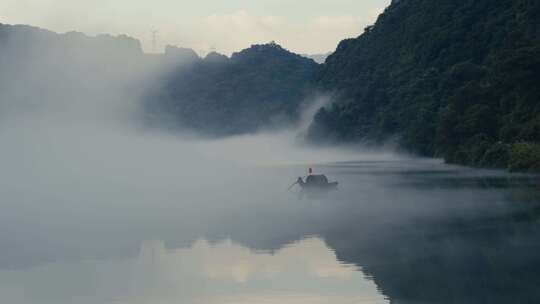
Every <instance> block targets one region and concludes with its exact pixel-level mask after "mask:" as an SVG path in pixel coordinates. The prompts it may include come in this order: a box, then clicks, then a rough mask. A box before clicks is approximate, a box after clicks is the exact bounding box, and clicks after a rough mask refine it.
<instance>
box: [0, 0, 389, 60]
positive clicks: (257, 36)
mask: <svg viewBox="0 0 540 304" xmlns="http://www.w3.org/2000/svg"><path fill="white" fill-rule="evenodd" d="M1 1H2V4H1V5H0V23H7V24H29V25H33V26H39V27H42V28H46V29H49V30H52V31H56V32H60V33H63V32H68V31H80V32H84V33H86V34H89V35H96V34H102V33H108V34H113V35H119V34H126V35H129V36H132V37H135V38H137V39H139V40H140V41H141V43H142V45H143V48H144V50H145V51H147V52H153V51H155V52H162V51H163V48H164V46H165V45H176V46H180V47H190V48H193V49H194V50H196V51H197V52H198V53H200V54H204V53H208V52H209V51H211V50H215V51H218V52H221V53H225V54H231V53H232V52H235V51H239V50H241V49H244V48H246V47H249V46H250V45H252V44H255V43H266V42H270V41H275V42H277V43H279V44H281V45H282V46H284V47H285V48H287V49H289V50H291V51H294V52H297V53H301V54H321V53H327V52H330V51H333V50H335V48H336V46H337V44H338V42H339V41H341V40H342V39H345V38H350V37H356V36H358V35H359V34H360V33H361V32H362V31H363V29H364V28H365V27H366V26H367V25H370V24H373V22H374V21H375V20H376V18H377V16H378V15H379V14H380V13H381V12H382V11H383V10H384V8H385V7H386V6H387V5H388V4H389V3H390V0H256V1H255V0H251V1H248V0H196V1H193V0H152V1H149V0H147V1H141V0H93V1H88V0H1ZM153 30H157V31H158V33H157V42H156V44H155V48H154V47H153V43H152V31H153Z"/></svg>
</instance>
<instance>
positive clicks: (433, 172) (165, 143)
mask: <svg viewBox="0 0 540 304" xmlns="http://www.w3.org/2000/svg"><path fill="white" fill-rule="evenodd" d="M70 35H77V34H70ZM25 37H29V38H27V39H26V40H24V41H17V42H13V41H11V43H7V44H6V45H4V46H3V47H4V48H5V50H7V51H4V52H3V53H0V63H1V64H2V70H1V71H0V86H1V89H0V146H1V150H0V168H2V170H0V193H1V194H2V199H1V200H0V208H2V212H1V213H0V248H2V252H1V254H0V282H6V284H4V283H2V284H0V285H1V286H8V287H4V290H2V287H0V294H8V295H9V297H8V296H5V297H6V298H7V299H9V300H10V302H11V303H35V302H41V303H70V300H72V299H73V298H74V297H81V298H80V301H78V303H96V302H103V303H112V302H117V301H116V300H115V299H116V297H117V296H120V295H124V296H125V293H127V292H128V290H129V291H130V292H133V293H132V294H131V295H132V297H131V298H130V297H127V300H126V301H124V302H133V303H150V302H152V301H151V300H155V299H162V297H163V296H164V295H165V296H167V295H168V296H170V297H166V299H167V300H166V301H165V300H164V301H163V303H174V302H175V301H176V300H178V299H183V300H185V301H188V302H193V303H197V302H205V301H206V302H205V303H214V302H215V303H219V302H220V300H222V299H223V298H220V296H223V294H224V293H225V292H223V290H225V291H227V296H230V298H229V300H230V301H231V302H242V300H244V301H245V302H249V301H256V302H258V301H263V300H266V301H267V302H268V303H274V302H276V303H281V302H283V301H285V300H286V299H288V300H290V299H289V298H280V296H283V295H281V294H275V292H277V291H278V290H280V291H283V290H287V291H289V292H292V291H291V290H292V289H293V288H292V287H290V286H294V287H298V288H299V290H301V291H303V292H306V294H302V295H301V296H302V297H300V296H298V295H297V296H298V297H297V298H296V299H297V301H296V302H294V301H293V302H294V303H312V302H314V301H315V299H317V300H319V302H320V303H351V302H358V301H360V300H362V299H364V300H365V299H368V300H365V301H366V302H367V303H373V302H375V301H379V302H384V301H385V297H384V296H382V294H384V295H385V296H388V295H396V296H401V294H400V293H399V292H395V291H396V290H398V291H399V290H403V289H400V288H401V287H402V286H400V285H399V284H400V283H399V282H409V281H410V280H411V271H408V268H407V267H408V265H409V261H410V260H412V259H413V258H416V257H420V258H425V259H428V258H432V259H435V258H436V259H439V261H442V262H441V263H443V264H444V263H446V264H444V265H446V266H448V265H450V266H452V265H453V264H452V263H458V264H459V263H460V262H461V261H462V259H463V263H464V264H466V263H468V257H469V256H470V255H472V254H474V252H476V251H474V252H473V253H471V252H469V251H468V248H473V249H471V251H472V250H474V249H477V250H478V251H481V249H482V248H483V247H481V245H477V242H476V241H477V239H481V238H482V237H483V234H482V233H483V232H482V231H481V230H480V229H477V228H476V227H478V226H477V223H481V224H482V225H481V226H480V227H483V228H484V229H488V230H489V231H490V233H492V234H491V239H490V240H491V241H492V242H494V243H496V244H497V246H500V247H501V248H506V247H508V246H510V247H512V246H514V247H518V248H521V247H522V246H524V245H525V244H528V242H529V241H530V240H531V239H536V238H537V233H535V231H537V230H535V229H531V230H529V229H524V228H523V229H522V228H521V227H522V225H525V224H523V223H521V222H518V223H511V224H510V226H511V227H507V225H506V224H504V223H502V224H501V223H500V222H501V220H500V219H504V217H505V216H507V214H510V215H512V214H520V213H519V212H523V211H529V210H534V209H535V208H536V205H535V204H530V202H531V201H533V202H535V201H537V198H538V191H536V190H537V187H536V186H535V185H537V184H538V181H537V178H536V177H533V176H528V175H512V174H507V173H504V172H500V171H490V170H474V169H466V168H462V167H458V166H450V165H444V164H443V163H442V161H441V160H437V159H419V158H413V157H410V156H406V155H400V154H396V153H394V152H392V151H390V150H386V149H367V148H365V147H359V146H355V147H331V146H326V147H314V146H308V145H304V144H303V142H302V140H301V138H302V134H304V133H305V131H306V130H307V127H308V126H309V123H310V121H311V119H313V115H314V114H315V112H316V110H317V109H318V108H320V107H321V106H326V105H329V104H330V103H331V98H329V97H328V96H326V95H324V94H314V95H316V97H313V98H312V99H310V100H306V101H305V108H304V111H303V115H302V118H301V121H300V123H299V124H298V125H297V126H296V127H294V128H290V129H288V130H280V131H264V130H263V131H261V132H259V133H257V134H250V135H243V136H234V137H227V138H221V139H207V138H198V137H196V136H193V134H190V133H188V132H181V131H179V132H171V131H167V132H164V131H161V130H159V129H156V128H147V125H146V124H145V113H144V107H142V103H143V102H144V101H145V98H147V94H146V92H147V91H148V90H151V89H153V88H155V84H156V82H159V81H160V75H163V73H165V72H167V70H168V69H169V68H170V67H168V66H166V65H164V64H162V63H160V61H159V60H156V58H155V57H152V56H150V57H148V56H147V55H145V54H143V53H137V52H135V53H132V54H131V53H126V52H125V50H122V51H121V52H118V50H110V53H108V52H109V51H107V52H104V51H100V52H101V53H100V52H98V50H102V49H101V48H100V47H99V45H98V46H97V47H96V46H95V45H94V43H95V42H92V43H90V42H89V41H87V38H85V37H82V36H77V37H78V38H77V39H75V41H77V44H75V45H70V44H69V43H68V44H67V45H66V44H65V43H64V42H62V43H59V42H55V43H50V41H42V40H39V39H38V38H36V37H32V36H25ZM54 37H56V36H54V35H53V36H52V38H50V39H53V40H54V39H57V38H54ZM0 38H2V37H1V36H0ZM34 39H37V40H34ZM101 39H105V41H107V39H110V37H108V38H107V37H105V38H103V37H102V38H101ZM124 39H127V38H124ZM81 41H83V42H85V43H88V44H87V46H88V45H90V46H92V47H90V46H88V47H84V48H82V49H81V48H80V43H81ZM125 42H126V43H127V44H128V45H132V44H135V45H136V44H137V43H136V41H131V40H129V39H127V40H125ZM30 45H31V46H32V47H31V48H30V47H28V46H30ZM66 49H67V50H71V51H65V50H66ZM128 49H130V48H128ZM62 50H64V51H62ZM74 50H75V51H74ZM74 54H75V55H76V56H75V55H74ZM309 167H313V168H314V170H315V172H316V173H324V174H327V175H328V177H329V178H330V179H332V180H338V181H339V182H340V185H339V191H337V192H335V193H331V194H329V195H324V196H317V197H305V196H303V195H300V193H299V192H298V189H293V190H292V191H287V188H288V186H289V185H290V184H291V183H292V182H293V181H295V180H296V178H297V177H298V176H305V175H306V174H307V169H308V168H309ZM531 221H534V215H533V219H532V220H531ZM455 223H458V224H456V225H455V226H458V227H459V229H456V231H458V232H455V231H454V230H452V229H454V228H455V227H454V226H452V225H454V224H455ZM433 227H436V228H433ZM448 227H451V228H452V229H451V228H448ZM486 227H487V228H486ZM501 227H502V228H501ZM463 231H466V232H467V233H462V232H463ZM447 234H449V235H450V236H451V238H452V239H451V241H449V242H450V243H448V242H447V239H446V238H443V237H440V236H441V235H443V236H446V235H447ZM434 235H435V237H434ZM437 237H438V238H437ZM434 240H435V241H434ZM516 240H517V241H516ZM148 244H150V245H148ZM476 246H480V248H477V247H476ZM403 248H404V249H403ZM449 248H450V249H451V251H450V253H448V252H449V251H448V250H449ZM148 251H151V252H152V253H151V254H150V257H148V255H149V254H148ZM154 251H155V252H157V253H156V255H155V256H154ZM518 252H522V253H523V255H526V254H527V253H528V252H534V251H530V250H523V251H518ZM386 255H388V256H386ZM201 256H203V257H204V258H200V257H201ZM520 257H521V256H520ZM504 258H505V257H501V256H497V255H495V257H493V259H503V260H504V261H505V263H513V262H508V261H507V260H505V259H504ZM523 258H530V257H528V256H524V257H523ZM155 259H157V260H159V261H161V262H159V263H157V264H155ZM515 260H516V261H519V260H520V259H519V258H518V259H515ZM523 260H526V259H523ZM179 261H180V262H179ZM182 261H184V262H182ZM185 261H196V263H195V262H193V263H195V266H193V264H192V263H191V262H185ZM504 261H503V262H504ZM512 261H514V260H512ZM160 263H161V264H160ZM392 263H394V264H392ZM435 264H436V265H440V263H439V264H437V263H432V264H430V263H427V265H428V266H430V267H431V268H430V267H427V268H425V269H421V270H418V271H426V272H428V270H429V269H435V270H439V269H438V268H437V267H439V266H436V265H435ZM147 265H152V266H151V267H150V268H147V267H149V266H147ZM156 265H157V266H156ZM295 265H296V266H297V267H296V268H295V267H293V266H295ZM422 265H423V266H425V265H424V264H422ZM505 265H506V264H505ZM511 265H513V264H511ZM364 266H365V267H364ZM174 267H179V269H181V270H182V271H183V270H186V269H187V270H186V271H187V272H182V271H180V270H178V272H175V271H174V270H175V268H174ZM182 267H183V268H182ZM190 267H195V268H197V267H198V268H197V277H198V276H199V275H201V273H202V274H203V276H204V281H201V282H204V283H201V284H203V285H197V286H206V285H204V284H210V285H208V286H211V287H209V289H208V290H205V289H196V288H195V289H192V290H190V289H189V288H184V289H180V290H178V289H177V288H176V286H178V285H181V284H188V283H191V281H190V280H191V279H192V278H193V276H195V275H194V272H195V270H193V269H192V268H190ZM360 267H361V268H362V270H361V269H360ZM400 267H401V268H400ZM486 267H489V266H486ZM448 269H452V267H448ZM448 269H447V270H446V271H448V272H450V276H451V275H452V272H451V271H450V270H448ZM456 269H457V268H456ZM10 271H12V272H10ZM92 271H94V272H92ZM131 271H133V272H131ZM190 271H191V272H190ZM361 271H364V274H366V275H367V276H368V278H365V276H364V274H362V272H361ZM434 272H437V271H434ZM87 273H92V275H86V274H87ZM388 273H391V275H388ZM437 273H439V272H437ZM429 274H430V272H428V274H427V275H426V276H425V277H423V278H428V279H429V280H432V279H433V278H432V277H431V276H429ZM152 275H153V276H152ZM272 275H274V276H275V277H276V278H279V282H280V283H281V285H275V284H276V281H271V279H272V278H273V277H272ZM454 275H455V276H458V274H454ZM100 276H102V277H104V278H107V279H106V280H104V279H103V278H101V277H100ZM370 276H373V280H372V279H370V278H371V277H370ZM394 276H395V277H397V278H398V279H397V280H392V279H389V278H391V277H394ZM47 277H52V278H53V279H52V280H50V281H47V279H46V278H47ZM420 278H422V277H420ZM430 278H431V279H430ZM130 279H133V280H139V281H136V282H127V280H130ZM199 279H200V278H199ZM438 279H439V280H441V279H442V278H440V277H438ZM71 280H73V281H71ZM201 280H202V279H201ZM89 282H90V283H89ZM96 282H106V283H107V284H105V283H103V284H101V285H100V284H98V283H96ZM224 282H226V283H224ZM261 282H262V283H261ZM416 282H417V283H418V286H421V285H423V284H424V283H425V282H424V281H422V280H421V279H419V281H416ZM490 282H491V281H490ZM44 283H48V284H44ZM70 283H71V285H69V284H70ZM495 283H497V282H494V284H495ZM25 284H30V285H29V286H33V287H36V292H35V293H34V294H32V295H33V296H35V298H33V297H32V296H30V295H28V294H25V291H24V290H25V288H24V286H25ZM55 284H58V285H55ZM64 284H65V285H64ZM92 284H94V285H92ZM108 284H111V285H114V286H113V287H108V286H109V285H108ZM115 284H116V285H115ZM130 284H133V285H130ZM191 284H193V283H191ZM212 284H215V285H212ZM273 284H274V285H273ZM295 284H298V285H295ZM302 284H303V285H302ZM329 284H330V285H329ZM105 285H107V287H105ZM443 285H444V284H443ZM64 286H71V289H69V291H70V292H66V290H65V289H64ZM141 286H145V287H147V288H148V289H144V290H142V291H140V290H141V288H142V287H141ZM271 286H274V287H275V286H278V287H275V288H276V289H272V288H269V287H271ZM325 286H326V287H327V289H325V288H326V287H325ZM328 286H331V288H330V287H328ZM358 286H362V288H363V289H361V290H362V292H361V293H360V294H359V293H358V291H359V290H360V289H357V287H358ZM38 287H41V289H40V288H38ZM409 287H410V286H409ZM443 287H444V286H443ZM287 288H289V289H287ZM435 289H436V288H435ZM133 290H136V291H137V292H134V291H133ZM220 290H221V291H222V293H220V292H219V291H220ZM246 290H247V291H250V292H253V293H252V294H249V295H248V296H246V295H245V294H243V292H246ZM261 290H262V291H263V292H261ZM293 291H296V290H293ZM8 292H9V293H8ZM154 292H155V294H154ZM190 292H192V293H193V294H196V295H197V296H200V295H207V296H208V297H206V298H204V297H203V298H197V299H194V298H193V297H191V298H190V295H192V294H191V293H190ZM258 292H259V293H258ZM394 292H395V293H394ZM180 293H182V295H181V297H179V294H180ZM158 294H159V296H157V295H158ZM321 294H324V295H325V296H327V298H326V301H323V300H321V299H319V298H317V297H318V296H321ZM286 295H289V294H286ZM336 295H341V296H336ZM272 296H274V297H272ZM363 296H364V297H363ZM366 296H369V298H366ZM276 297H277V298H276ZM0 298H2V297H0ZM6 298H4V299H6ZM369 299H371V300H369ZM40 300H43V301H40ZM120 302H122V301H120ZM285 302H287V301H285Z"/></svg>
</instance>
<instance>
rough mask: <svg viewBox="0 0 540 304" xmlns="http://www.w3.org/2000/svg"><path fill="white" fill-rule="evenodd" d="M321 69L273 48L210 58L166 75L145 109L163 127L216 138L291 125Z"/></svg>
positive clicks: (273, 45)
mask: <svg viewBox="0 0 540 304" xmlns="http://www.w3.org/2000/svg"><path fill="white" fill-rule="evenodd" d="M317 69H318V65H317V64H316V63H315V62H314V61H313V60H311V59H308V58H304V57H302V56H299V55H297V54H293V53H291V52H289V51H287V50H285V49H283V48H282V47H280V46H279V45H277V44H274V43H270V44H265V45H253V46H251V47H250V48H248V49H245V50H243V51H240V52H238V53H235V54H233V55H232V56H231V58H228V57H226V56H224V55H221V54H218V53H210V54H209V55H207V56H206V57H205V58H204V59H200V58H199V59H198V60H194V61H193V63H192V64H191V65H189V66H187V67H185V66H184V67H182V68H178V69H175V70H173V71H172V72H171V73H169V74H167V75H166V76H165V77H164V78H163V81H162V82H161V85H160V87H159V88H157V89H156V92H155V94H153V95H151V96H150V97H149V99H148V103H147V106H146V107H147V110H148V111H149V112H150V113H152V115H151V117H152V120H153V121H155V122H158V123H159V124H165V125H166V126H167V127H169V128H173V129H183V128H188V129H191V130H193V131H195V132H198V133H202V134H206V135H211V136H226V135H234V134H242V133H249V132H254V131H257V130H259V129H260V128H263V127H272V126H279V125H281V126H283V125H288V124H290V123H292V122H294V121H295V120H296V119H297V118H298V116H299V107H300V103H301V102H303V101H304V99H305V96H306V94H307V93H308V90H307V86H308V84H309V83H310V81H311V80H312V77H313V75H315V73H316V70H317Z"/></svg>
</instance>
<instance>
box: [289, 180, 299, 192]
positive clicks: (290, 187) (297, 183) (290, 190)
mask: <svg viewBox="0 0 540 304" xmlns="http://www.w3.org/2000/svg"><path fill="white" fill-rule="evenodd" d="M296 184H298V182H294V184H292V185H291V186H290V187H289V189H287V191H291V189H292V187H294V186H295V185H296Z"/></svg>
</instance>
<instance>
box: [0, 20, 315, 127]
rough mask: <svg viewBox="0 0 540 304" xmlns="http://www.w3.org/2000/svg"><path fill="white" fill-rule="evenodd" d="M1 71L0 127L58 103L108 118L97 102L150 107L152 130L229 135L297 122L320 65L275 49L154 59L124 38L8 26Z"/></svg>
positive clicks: (177, 53) (3, 32) (172, 53)
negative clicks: (5, 120)
mask: <svg viewBox="0 0 540 304" xmlns="http://www.w3.org/2000/svg"><path fill="white" fill-rule="evenodd" d="M0 67H1V69H0V119H2V116H10V115H12V114H13V111H21V110H22V111H29V110H32V109H37V108H43V107H50V106H51V105H53V106H55V107H57V109H58V111H60V112H61V113H68V112H69V111H70V110H71V109H73V108H75V107H78V108H84V109H85V110H87V111H88V112H89V113H88V114H89V115H102V113H99V114H97V113H93V114H92V113H91V112H92V111H94V110H95V109H96V108H98V107H96V106H95V104H96V103H107V104H108V106H110V105H113V104H115V105H118V106H119V107H124V106H125V105H126V104H131V105H136V104H137V103H138V102H140V101H141V102H143V103H144V107H143V109H144V110H145V111H142V113H136V116H138V118H141V117H144V118H145V120H144V121H145V122H146V123H150V124H152V125H154V126H158V127H167V128H170V129H173V130H175V131H178V130H180V129H186V128H187V129H191V130H193V131H195V132H198V133H202V134H206V135H211V136H226V135H235V134H242V133H249V132H255V131H256V130H258V129H260V128H264V127H272V126H278V125H279V126H281V127H283V126H286V125H289V124H291V123H293V122H294V121H295V120H296V119H297V118H298V114H299V106H300V103H301V102H303V101H304V99H305V94H307V93H308V90H307V86H308V83H310V81H311V79H312V76H313V75H315V72H316V70H317V69H318V68H319V65H318V64H316V63H315V62H314V61H313V60H311V59H308V58H304V57H301V56H299V55H296V54H293V53H291V52H289V51H287V50H285V49H283V48H281V47H280V46H278V45H277V44H274V43H270V44H266V45H254V46H252V47H251V48H248V49H246V50H243V51H241V52H238V53H235V54H233V55H232V57H231V58H229V57H227V56H224V55H221V54H218V53H215V52H214V53H210V54H208V55H207V56H206V57H205V58H204V59H203V58H200V57H199V55H197V53H195V52H194V51H193V50H192V49H188V48H178V47H174V46H168V47H166V49H165V53H164V54H146V53H144V52H143V51H142V48H141V45H140V42H139V41H138V40H136V39H133V38H131V37H128V36H124V35H121V36H110V35H98V36H96V37H91V36H87V35H85V34H83V33H78V32H69V33H66V34H57V33H54V32H51V31H48V30H44V29H40V28H36V27H32V26H26V25H14V26H13V25H5V24H0ZM141 99H142V100H141ZM122 103H124V104H122ZM136 108H137V107H136V106H135V107H131V108H130V109H129V110H136ZM139 109H140V108H139ZM122 110H123V111H126V110H128V109H126V108H124V109H122ZM131 114H135V113H131ZM67 115H68V114H66V116H67ZM139 115H140V116H139Z"/></svg>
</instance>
